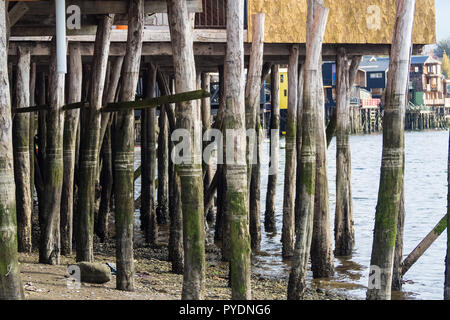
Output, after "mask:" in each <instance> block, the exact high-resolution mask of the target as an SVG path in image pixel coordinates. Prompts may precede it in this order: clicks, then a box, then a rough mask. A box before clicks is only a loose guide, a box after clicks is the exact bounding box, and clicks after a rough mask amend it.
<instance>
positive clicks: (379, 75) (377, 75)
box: [370, 72, 383, 79]
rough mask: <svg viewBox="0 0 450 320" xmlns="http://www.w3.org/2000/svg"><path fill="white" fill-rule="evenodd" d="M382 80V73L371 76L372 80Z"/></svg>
mask: <svg viewBox="0 0 450 320" xmlns="http://www.w3.org/2000/svg"><path fill="white" fill-rule="evenodd" d="M381 78H383V74H382V73H381V72H379V73H371V74H370V79H381Z"/></svg>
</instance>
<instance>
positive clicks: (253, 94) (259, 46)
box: [245, 13, 265, 250]
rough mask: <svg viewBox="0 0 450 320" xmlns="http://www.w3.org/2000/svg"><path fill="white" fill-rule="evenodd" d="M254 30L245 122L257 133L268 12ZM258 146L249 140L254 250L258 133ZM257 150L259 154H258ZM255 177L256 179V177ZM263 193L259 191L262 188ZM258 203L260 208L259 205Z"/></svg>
mask: <svg viewBox="0 0 450 320" xmlns="http://www.w3.org/2000/svg"><path fill="white" fill-rule="evenodd" d="M251 18H252V21H253V33H252V48H251V52H250V64H249V70H248V76H247V85H246V88H245V123H246V129H247V130H255V131H256V132H255V133H256V135H258V134H259V128H257V127H256V125H257V123H259V110H260V95H261V76H262V65H263V55H264V23H265V14H263V13H258V14H254V15H252V17H251ZM255 140H256V141H253V143H254V148H253V150H250V149H249V147H250V143H249V142H250V141H247V155H248V158H247V184H248V187H249V198H250V208H252V209H251V210H250V237H251V247H252V250H259V247H260V242H261V226H260V224H261V223H260V212H259V199H258V200H257V201H256V197H257V196H256V191H257V190H254V189H255V188H258V189H259V188H260V186H259V179H258V172H256V170H255V171H254V170H253V167H254V166H255V164H254V162H255V159H254V158H253V157H256V166H258V158H259V154H257V153H258V143H259V137H257V136H255ZM255 153H256V154H255ZM253 179H255V180H253ZM258 195H259V191H258ZM255 207H256V208H255Z"/></svg>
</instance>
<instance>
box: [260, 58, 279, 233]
mask: <svg viewBox="0 0 450 320" xmlns="http://www.w3.org/2000/svg"><path fill="white" fill-rule="evenodd" d="M271 97H272V103H271V112H270V164H269V177H268V182H267V193H266V211H265V214H264V228H265V231H266V232H273V233H276V232H277V225H276V216H275V215H276V193H277V179H278V154H279V151H278V150H279V148H280V66H279V65H277V64H274V65H273V66H272V71H271Z"/></svg>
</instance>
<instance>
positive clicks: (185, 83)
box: [158, 0, 205, 300]
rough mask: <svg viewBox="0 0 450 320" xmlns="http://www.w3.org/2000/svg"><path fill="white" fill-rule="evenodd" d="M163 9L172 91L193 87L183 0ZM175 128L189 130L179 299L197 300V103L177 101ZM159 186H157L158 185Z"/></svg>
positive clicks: (200, 279) (200, 256)
mask: <svg viewBox="0 0 450 320" xmlns="http://www.w3.org/2000/svg"><path fill="white" fill-rule="evenodd" d="M167 11H168V17H169V28H170V35H171V39H172V49H173V63H174V66H175V90H176V92H178V93H181V92H187V91H192V90H195V88H196V79H195V76H196V71H195V60H194V51H193V38H192V26H191V23H190V18H189V14H188V10H187V4H186V0H181V1H179V0H177V1H175V0H168V1H167ZM175 114H176V121H177V123H176V127H177V129H184V130H187V131H188V132H189V133H190V145H191V154H190V157H189V158H190V159H189V162H188V163H186V162H183V163H181V164H180V165H178V166H177V168H176V169H177V171H178V175H179V177H180V181H181V204H182V211H183V237H184V277H183V290H182V298H183V299H186V300H201V299H202V298H203V296H204V281H205V230H204V226H205V224H204V211H203V181H202V164H201V160H202V155H201V150H202V148H201V145H202V142H201V139H199V138H200V137H201V135H199V134H196V133H195V130H196V128H201V124H200V120H201V117H200V106H199V105H198V103H197V101H186V102H181V103H178V104H177V107H176V110H175ZM158 188H159V185H158Z"/></svg>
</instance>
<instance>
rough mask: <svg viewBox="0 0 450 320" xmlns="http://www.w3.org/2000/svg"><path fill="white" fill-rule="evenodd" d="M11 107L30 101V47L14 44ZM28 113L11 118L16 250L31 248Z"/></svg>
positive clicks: (19, 106) (23, 250) (27, 103)
mask: <svg viewBox="0 0 450 320" xmlns="http://www.w3.org/2000/svg"><path fill="white" fill-rule="evenodd" d="M18 53H19V57H18V62H17V68H16V70H17V75H16V95H15V108H16V109H20V108H26V107H27V106H29V105H30V67H31V64H30V63H31V56H30V48H29V47H26V46H19V47H18ZM29 130H30V114H29V113H23V114H17V115H16V116H15V117H14V119H13V148H14V180H15V183H16V210H17V240H18V248H19V252H28V253H30V252H31V211H32V207H33V201H32V199H31V183H30V177H31V176H30V145H29V139H30V133H29Z"/></svg>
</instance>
